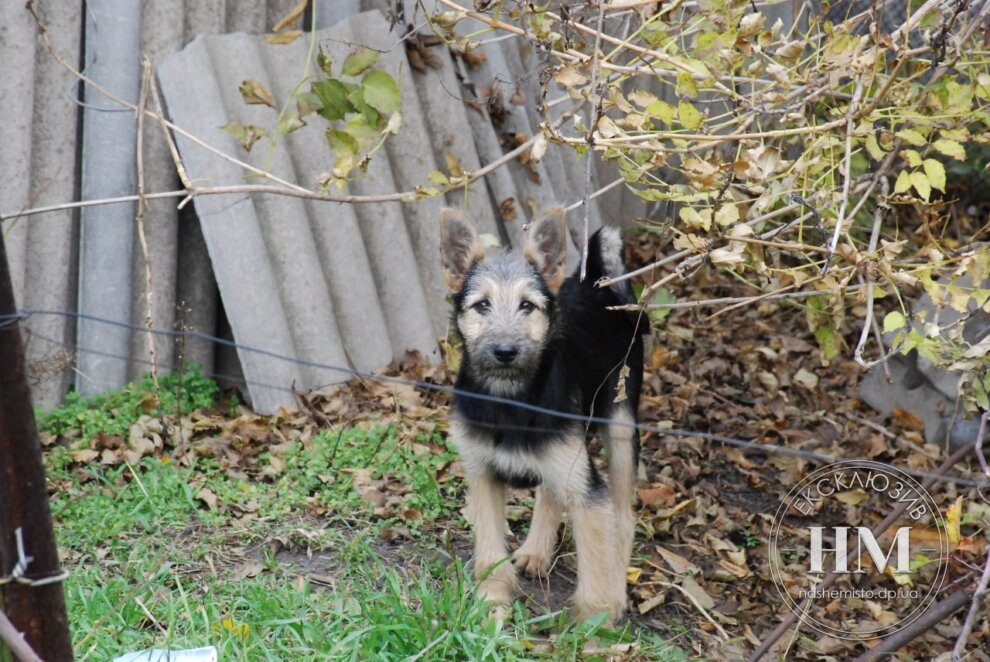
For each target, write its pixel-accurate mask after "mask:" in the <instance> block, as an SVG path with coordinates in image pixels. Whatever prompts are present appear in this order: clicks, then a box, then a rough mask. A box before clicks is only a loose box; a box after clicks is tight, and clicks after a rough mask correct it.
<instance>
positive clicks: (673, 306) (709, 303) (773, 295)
mask: <svg viewBox="0 0 990 662" xmlns="http://www.w3.org/2000/svg"><path fill="white" fill-rule="evenodd" d="M791 287H793V286H792V285H788V286H787V287H782V288H780V289H779V290H774V291H773V292H765V293H763V294H754V295H752V296H745V297H718V298H716V299H696V300H694V301H675V302H672V303H648V304H645V305H643V304H635V303H630V304H624V305H621V306H609V310H641V309H642V310H683V309H692V308H709V307H716V306H724V305H727V304H749V303H756V302H758V301H774V300H778V299H804V298H807V297H813V296H818V295H821V294H827V291H826V290H802V291H800V292H789V291H787V290H788V289H790V288H791ZM858 289H859V286H853V287H850V288H848V289H847V290H846V294H852V293H854V292H856V291H857V290H858Z"/></svg>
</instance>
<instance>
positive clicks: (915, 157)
mask: <svg viewBox="0 0 990 662" xmlns="http://www.w3.org/2000/svg"><path fill="white" fill-rule="evenodd" d="M900 155H901V158H902V159H904V160H905V161H907V162H908V165H909V166H911V167H912V168H917V167H918V166H920V165H921V154H918V150H915V149H905V150H901V153H900Z"/></svg>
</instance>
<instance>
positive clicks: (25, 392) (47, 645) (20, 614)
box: [0, 232, 72, 662]
mask: <svg viewBox="0 0 990 662" xmlns="http://www.w3.org/2000/svg"><path fill="white" fill-rule="evenodd" d="M16 312H17V309H16V306H15V304H14V288H13V285H12V284H11V281H10V271H9V267H8V265H7V250H6V248H5V247H4V242H3V233H2V232H0V580H5V579H8V578H10V577H12V576H13V575H14V574H15V572H14V571H15V568H18V564H19V563H21V568H20V569H19V570H21V569H22V570H23V573H22V574H21V577H22V578H23V579H24V580H26V581H27V582H30V581H31V580H42V581H44V580H45V579H49V580H51V579H52V578H56V577H57V576H58V574H59V573H60V572H61V571H60V567H59V562H58V550H57V549H56V547H55V532H54V530H53V528H52V514H51V510H50V508H49V506H48V489H47V487H46V484H45V468H44V465H43V464H42V461H41V444H40V443H39V441H38V429H37V426H36V423H35V420H34V408H33V407H32V405H31V391H30V390H29V388H28V382H27V373H26V370H25V365H24V343H23V341H22V340H21V329H20V324H19V323H18V322H17V319H16V317H13V316H14V315H15V313H16ZM18 530H20V538H21V540H22V542H23V554H21V552H20V551H19V550H18V542H17V537H18V536H17V531H18ZM26 560H29V562H28V563H27V565H26V567H24V566H23V562H24V561H26ZM0 608H2V609H3V611H4V612H5V613H6V615H7V617H8V618H9V619H10V621H11V622H12V623H13V624H14V627H16V628H17V629H18V630H19V631H20V632H22V633H23V634H24V637H25V639H26V640H27V643H28V644H30V646H31V648H33V649H34V651H35V652H36V653H37V654H38V655H39V656H40V657H41V659H43V660H45V661H46V662H61V661H62V660H71V659H72V642H71V640H70V637H69V621H68V617H67V615H66V612H65V596H64V594H63V592H62V584H61V582H60V581H52V582H50V583H44V584H39V585H32V584H30V583H24V582H18V581H9V582H5V583H3V584H2V585H0Z"/></svg>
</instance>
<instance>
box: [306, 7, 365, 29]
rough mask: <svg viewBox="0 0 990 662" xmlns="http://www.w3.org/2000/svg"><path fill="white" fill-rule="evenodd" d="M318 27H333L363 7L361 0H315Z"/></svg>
mask: <svg viewBox="0 0 990 662" xmlns="http://www.w3.org/2000/svg"><path fill="white" fill-rule="evenodd" d="M315 2H316V29H317V30H322V29H324V28H331V27H333V26H335V25H337V23H340V22H341V21H343V20H344V19H345V18H350V17H351V16H353V15H354V14H357V13H358V12H359V11H360V9H361V2H360V0H315Z"/></svg>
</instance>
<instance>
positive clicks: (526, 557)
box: [512, 485, 564, 577]
mask: <svg viewBox="0 0 990 662" xmlns="http://www.w3.org/2000/svg"><path fill="white" fill-rule="evenodd" d="M563 514H564V504H562V503H561V502H560V500H559V499H557V497H556V496H555V495H554V494H553V492H550V491H548V490H547V489H546V488H545V487H543V486H542V485H540V486H539V487H537V488H536V504H535V505H534V506H533V522H532V524H530V527H529V534H528V535H527V536H526V541H525V542H524V543H523V544H522V547H520V548H519V549H517V550H516V552H515V553H514V554H513V555H512V559H513V561H515V564H516V568H518V569H519V570H521V571H523V572H525V573H526V574H527V575H529V576H530V577H542V576H546V574H547V573H548V571H549V570H550V561H551V559H552V558H553V550H554V548H555V547H556V546H557V528H558V527H559V526H560V520H561V517H562V516H563Z"/></svg>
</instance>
